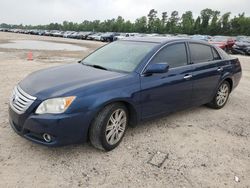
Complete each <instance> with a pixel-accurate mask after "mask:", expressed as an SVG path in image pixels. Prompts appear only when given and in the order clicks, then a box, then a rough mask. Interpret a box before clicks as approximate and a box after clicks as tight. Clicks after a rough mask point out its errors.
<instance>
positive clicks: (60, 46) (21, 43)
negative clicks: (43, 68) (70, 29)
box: [0, 40, 87, 51]
mask: <svg viewBox="0 0 250 188" xmlns="http://www.w3.org/2000/svg"><path fill="white" fill-rule="evenodd" d="M0 48H9V49H26V50H52V51H53V50H66V51H85V50H87V48H85V47H80V46H76V45H73V44H65V43H55V42H47V41H38V40H13V41H11V43H5V44H0Z"/></svg>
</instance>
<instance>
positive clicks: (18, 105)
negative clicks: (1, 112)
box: [10, 85, 36, 114]
mask: <svg viewBox="0 0 250 188" xmlns="http://www.w3.org/2000/svg"><path fill="white" fill-rule="evenodd" d="M35 100H36V97H33V96H31V95H29V94H28V93H26V92H24V91H23V90H22V89H21V88H20V86H19V85H18V86H16V87H15V88H14V90H13V92H12V95H11V98H10V106H11V108H12V109H13V110H14V111H15V112H16V113H18V114H23V113H24V112H25V111H26V110H27V109H28V108H29V107H30V105H31V104H32V103H33V102H34V101H35Z"/></svg>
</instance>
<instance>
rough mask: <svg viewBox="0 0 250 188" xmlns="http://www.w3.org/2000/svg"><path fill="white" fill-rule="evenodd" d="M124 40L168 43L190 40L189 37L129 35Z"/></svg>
mask: <svg viewBox="0 0 250 188" xmlns="http://www.w3.org/2000/svg"><path fill="white" fill-rule="evenodd" d="M122 40H125V41H138V42H155V43H166V42H171V41H178V40H180V41H181V40H188V38H180V37H127V38H124V39H122Z"/></svg>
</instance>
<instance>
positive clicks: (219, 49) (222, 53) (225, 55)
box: [215, 47, 231, 59]
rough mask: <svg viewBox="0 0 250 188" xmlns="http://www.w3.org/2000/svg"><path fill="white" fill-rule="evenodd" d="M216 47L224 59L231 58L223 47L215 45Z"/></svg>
mask: <svg viewBox="0 0 250 188" xmlns="http://www.w3.org/2000/svg"><path fill="white" fill-rule="evenodd" d="M215 48H216V50H217V51H218V52H219V54H220V56H221V57H222V59H231V57H230V55H228V54H227V53H226V52H225V51H224V50H222V49H221V48H218V47H215Z"/></svg>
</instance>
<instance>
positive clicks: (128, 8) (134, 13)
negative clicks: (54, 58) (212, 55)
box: [0, 0, 250, 24]
mask: <svg viewBox="0 0 250 188" xmlns="http://www.w3.org/2000/svg"><path fill="white" fill-rule="evenodd" d="M152 8H154V9H156V10H157V11H158V14H159V15H160V14H161V12H163V11H167V12H168V14H170V13H171V11H173V10H177V11H179V13H180V14H181V13H183V12H185V11H187V10H191V11H193V13H194V16H195V17H196V16H197V15H198V14H199V13H200V11H201V10H202V9H204V8H211V9H214V10H219V11H221V12H222V13H225V12H228V11H230V12H232V15H237V14H238V13H242V12H245V13H246V15H247V16H250V0H0V23H10V24H21V23H22V24H48V23H51V22H59V23H61V22H63V21H64V20H68V21H73V22H82V21H83V20H85V19H86V20H95V19H99V20H105V19H110V18H116V17H117V16H119V15H120V16H122V17H124V18H125V19H129V20H131V21H134V20H135V19H136V18H138V17H141V16H144V15H147V14H148V12H149V10H150V9H152Z"/></svg>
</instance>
